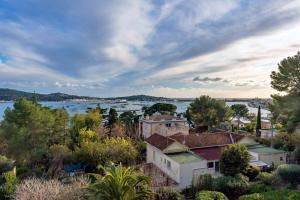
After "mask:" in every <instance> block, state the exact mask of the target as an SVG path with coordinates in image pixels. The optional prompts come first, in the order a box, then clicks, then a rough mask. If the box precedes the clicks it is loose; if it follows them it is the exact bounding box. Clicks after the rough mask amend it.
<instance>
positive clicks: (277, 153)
mask: <svg viewBox="0 0 300 200" xmlns="http://www.w3.org/2000/svg"><path fill="white" fill-rule="evenodd" d="M246 146H247V149H248V152H249V153H250V155H251V157H252V159H251V160H252V161H262V162H264V163H266V164H268V165H275V166H277V165H281V164H285V163H287V152H286V151H283V150H279V149H274V148H270V147H266V146H264V145H261V144H251V145H246Z"/></svg>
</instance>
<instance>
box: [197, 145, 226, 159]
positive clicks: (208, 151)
mask: <svg viewBox="0 0 300 200" xmlns="http://www.w3.org/2000/svg"><path fill="white" fill-rule="evenodd" d="M224 148H225V146H223V147H206V148H198V149H193V150H192V151H193V152H194V153H195V154H197V155H198V156H201V157H202V158H205V159H206V160H219V159H220V157H221V154H222V152H223V150H224Z"/></svg>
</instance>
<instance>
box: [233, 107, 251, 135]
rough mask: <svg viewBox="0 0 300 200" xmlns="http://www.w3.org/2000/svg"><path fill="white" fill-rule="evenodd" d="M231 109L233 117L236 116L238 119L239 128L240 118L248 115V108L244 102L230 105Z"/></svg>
mask: <svg viewBox="0 0 300 200" xmlns="http://www.w3.org/2000/svg"><path fill="white" fill-rule="evenodd" d="M231 109H232V110H233V117H235V118H237V120H238V127H237V128H238V130H239V129H240V120H241V118H245V117H247V116H248V112H249V110H248V108H247V106H246V105H244V104H234V105H232V106H231Z"/></svg>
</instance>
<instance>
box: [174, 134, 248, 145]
mask: <svg viewBox="0 0 300 200" xmlns="http://www.w3.org/2000/svg"><path fill="white" fill-rule="evenodd" d="M231 136H232V139H233V140H234V142H238V141H239V140H241V139H242V138H243V137H244V136H243V135H237V134H234V133H231ZM170 138H172V139H174V140H176V141H178V142H180V143H182V144H185V145H187V146H188V147H189V148H197V147H207V146H224V145H228V144H232V143H233V142H232V139H231V137H230V133H229V132H217V133H201V134H190V135H186V136H184V135H182V134H176V135H172V136H171V137H170Z"/></svg>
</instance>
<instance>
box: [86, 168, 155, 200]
mask: <svg viewBox="0 0 300 200" xmlns="http://www.w3.org/2000/svg"><path fill="white" fill-rule="evenodd" d="M100 168H101V169H102V170H103V171H104V176H101V177H98V178H97V180H96V182H95V183H94V184H92V185H91V186H90V187H89V188H88V198H89V199H95V200H98V199H99V200H143V199H148V198H149V197H150V196H151V194H152V192H151V190H150V187H149V186H150V182H151V179H150V177H148V176H144V175H143V174H141V173H139V172H137V171H135V170H134V169H133V168H130V167H129V168H126V167H123V166H122V164H120V165H118V166H116V165H115V164H114V163H110V164H109V165H108V166H107V167H103V166H100Z"/></svg>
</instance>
